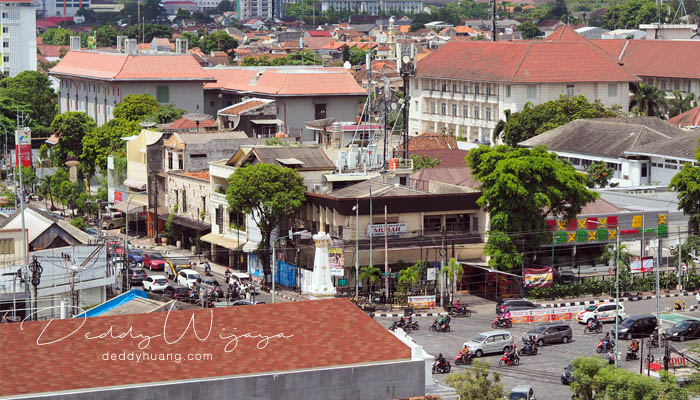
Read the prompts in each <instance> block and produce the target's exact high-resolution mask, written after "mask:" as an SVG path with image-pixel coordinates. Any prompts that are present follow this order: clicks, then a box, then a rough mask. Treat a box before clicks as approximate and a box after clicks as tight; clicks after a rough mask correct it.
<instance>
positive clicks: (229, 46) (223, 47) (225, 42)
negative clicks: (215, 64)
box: [199, 31, 238, 58]
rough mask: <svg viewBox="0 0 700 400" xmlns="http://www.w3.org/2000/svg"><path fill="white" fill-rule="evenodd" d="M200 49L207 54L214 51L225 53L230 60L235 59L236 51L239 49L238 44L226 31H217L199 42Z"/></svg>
mask: <svg viewBox="0 0 700 400" xmlns="http://www.w3.org/2000/svg"><path fill="white" fill-rule="evenodd" d="M199 47H200V49H201V50H202V52H204V53H205V54H210V53H211V52H212V51H225V52H226V54H228V56H229V58H233V57H235V53H234V50H235V49H236V47H238V42H237V41H236V39H234V38H232V37H231V36H230V35H229V34H228V33H226V31H216V32H214V33H212V34H210V35H206V36H204V37H203V38H202V39H201V40H200V41H199Z"/></svg>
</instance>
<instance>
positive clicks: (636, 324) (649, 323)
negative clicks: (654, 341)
mask: <svg viewBox="0 0 700 400" xmlns="http://www.w3.org/2000/svg"><path fill="white" fill-rule="evenodd" d="M617 330H618V331H619V332H620V339H632V338H635V337H637V338H639V337H649V335H651V334H652V333H654V331H655V330H656V316H655V315H652V314H641V315H632V316H630V317H629V318H627V319H625V320H624V321H622V323H621V324H620V325H619V326H618V327H617ZM610 335H611V336H612V337H613V338H614V337H615V329H614V328H613V329H612V330H611V331H610Z"/></svg>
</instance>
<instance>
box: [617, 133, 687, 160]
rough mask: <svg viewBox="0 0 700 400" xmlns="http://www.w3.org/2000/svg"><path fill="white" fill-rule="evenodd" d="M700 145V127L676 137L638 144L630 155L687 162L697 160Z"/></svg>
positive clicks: (629, 152) (628, 152) (627, 152)
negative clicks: (697, 150) (696, 151)
mask: <svg viewBox="0 0 700 400" xmlns="http://www.w3.org/2000/svg"><path fill="white" fill-rule="evenodd" d="M698 147H700V129H696V130H695V131H693V132H690V133H686V134H685V135H679V136H676V137H674V138H670V139H667V140H662V141H658V142H653V143H648V144H645V145H642V146H637V147H635V148H634V149H632V150H630V151H626V152H625V154H628V155H644V156H659V157H667V158H674V159H679V160H682V161H687V162H695V161H697V160H696V158H695V154H696V153H695V150H696V149H697V148H698Z"/></svg>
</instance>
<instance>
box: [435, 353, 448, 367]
mask: <svg viewBox="0 0 700 400" xmlns="http://www.w3.org/2000/svg"><path fill="white" fill-rule="evenodd" d="M437 362H438V366H440V367H442V366H444V365H446V364H447V360H445V357H443V356H442V353H440V354H438V357H437Z"/></svg>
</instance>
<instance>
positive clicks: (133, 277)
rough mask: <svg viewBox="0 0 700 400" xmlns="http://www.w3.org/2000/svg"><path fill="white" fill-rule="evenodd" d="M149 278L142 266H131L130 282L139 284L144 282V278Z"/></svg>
mask: <svg viewBox="0 0 700 400" xmlns="http://www.w3.org/2000/svg"><path fill="white" fill-rule="evenodd" d="M146 278H148V275H147V274H146V271H144V270H143V269H142V268H129V284H130V285H132V286H138V285H140V284H141V283H143V280H144V279H146Z"/></svg>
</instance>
